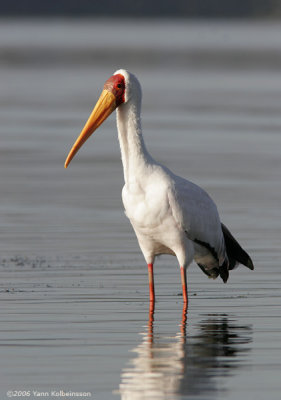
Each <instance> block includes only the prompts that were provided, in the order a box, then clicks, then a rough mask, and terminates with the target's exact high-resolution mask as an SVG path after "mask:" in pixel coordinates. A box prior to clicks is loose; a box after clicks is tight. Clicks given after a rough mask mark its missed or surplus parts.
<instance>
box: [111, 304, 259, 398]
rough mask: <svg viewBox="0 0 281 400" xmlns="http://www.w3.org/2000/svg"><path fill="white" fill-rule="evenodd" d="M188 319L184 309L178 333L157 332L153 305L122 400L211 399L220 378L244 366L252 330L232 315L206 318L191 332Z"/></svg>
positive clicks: (125, 378) (123, 385)
mask: <svg viewBox="0 0 281 400" xmlns="http://www.w3.org/2000/svg"><path fill="white" fill-rule="evenodd" d="M187 321H188V320H187V308H186V306H184V308H183V311H182V318H181V323H180V329H179V331H178V333H177V334H176V335H174V336H171V335H169V336H168V337H167V335H161V333H159V332H157V334H155V333H154V328H155V327H154V305H151V306H150V310H149V320H148V326H147V329H146V331H145V332H144V333H143V340H142V343H141V344H140V345H139V346H138V347H137V348H135V349H133V350H132V351H133V353H135V354H136V355H135V357H134V358H133V359H132V360H131V361H130V366H129V367H128V368H126V369H124V370H123V372H122V375H121V384H120V387H119V393H120V394H121V398H122V399H123V400H124V399H130V400H138V399H152V398H153V399H159V400H160V399H167V398H169V399H171V400H172V399H178V398H182V396H183V395H186V396H188V395H192V396H193V397H194V396H196V395H198V396H200V395H202V394H206V393H208V394H209V395H210V396H211V394H214V393H215V392H217V391H218V390H219V389H220V387H218V386H219V385H218V380H217V379H216V378H223V377H225V376H228V375H229V374H230V372H231V370H232V369H235V368H238V367H239V366H241V363H242V358H241V355H242V353H243V354H244V352H245V351H246V352H247V351H249V349H250V346H247V344H249V343H251V341H252V329H251V326H249V325H237V324H236V323H235V320H233V319H231V318H229V317H228V315H218V314H213V315H207V316H205V317H204V318H203V319H202V320H201V321H200V322H199V323H198V324H197V325H196V326H195V327H192V331H193V333H192V334H189V333H188V322H187ZM245 345H246V346H245ZM239 357H240V360H239ZM239 361H240V363H239Z"/></svg>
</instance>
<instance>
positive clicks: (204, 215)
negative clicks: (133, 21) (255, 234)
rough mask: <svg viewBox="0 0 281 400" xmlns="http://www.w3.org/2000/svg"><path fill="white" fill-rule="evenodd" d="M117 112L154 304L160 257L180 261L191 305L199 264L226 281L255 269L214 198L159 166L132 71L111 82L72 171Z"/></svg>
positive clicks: (128, 199) (127, 196) (131, 213)
mask: <svg viewBox="0 0 281 400" xmlns="http://www.w3.org/2000/svg"><path fill="white" fill-rule="evenodd" d="M115 108H117V128H118V137H119V142H120V148H121V157H122V163H123V169H124V180H125V185H124V187H123V190H122V199H123V203H124V207H125V212H126V215H127V217H128V218H129V219H130V221H131V224H132V226H133V228H134V231H135V233H136V236H137V238H138V242H139V245H140V248H141V250H142V252H143V255H144V258H145V260H146V263H147V264H148V267H149V281H150V300H151V301H154V298H155V297H154V284H153V263H154V260H155V257H156V256H157V255H160V254H172V255H175V256H176V257H177V259H178V262H179V266H180V267H181V278H182V285H183V296H184V301H185V302H186V301H187V291H186V274H185V271H186V268H187V267H188V265H189V264H190V263H191V262H192V260H193V259H194V260H195V261H196V262H197V263H198V265H199V266H200V268H201V269H202V270H203V272H205V273H206V274H207V275H208V276H210V277H213V278H216V277H217V276H218V275H221V277H222V279H223V280H224V281H226V280H227V278H228V270H229V269H233V268H234V267H235V266H236V264H237V263H238V262H240V263H243V264H244V265H246V266H247V267H249V268H250V269H253V264H252V261H251V259H250V257H249V256H248V255H247V253H246V252H245V251H244V250H243V249H242V248H241V247H240V245H239V244H238V243H237V242H236V240H235V239H234V238H233V236H232V235H231V234H230V232H229V231H228V229H227V228H226V227H224V226H223V225H222V224H221V221H220V218H219V214H218V211H217V207H216V205H215V203H214V202H213V200H212V199H211V198H210V196H209V195H208V194H207V193H206V192H205V191H204V190H203V189H201V188H200V187H199V186H197V185H195V184H194V183H192V182H190V181H188V180H185V179H183V178H181V177H179V176H177V175H175V174H174V173H173V172H171V171H170V170H169V169H168V168H166V167H165V166H163V165H161V164H160V163H158V162H157V161H155V160H154V159H153V158H152V157H151V155H150V154H149V152H148V151H147V149H146V146H145V143H144V139H143V135H142V128H141V87H140V84H139V81H138V80H137V78H136V77H135V76H134V75H133V74H131V73H129V72H128V71H126V70H123V69H121V70H118V71H116V72H115V73H114V75H113V76H112V77H111V78H109V79H108V81H106V83H105V85H104V90H103V93H102V95H101V98H100V100H99V101H98V103H97V105H96V107H95V109H94V111H93V113H92V114H91V116H90V118H89V120H88V122H87V123H86V125H85V127H84V129H83V130H82V132H81V134H80V136H79V138H78V139H77V141H76V143H75V144H74V146H73V148H72V150H71V152H70V154H69V156H68V158H67V161H66V166H67V165H68V164H69V162H70V161H71V159H72V158H73V156H74V155H75V153H76V152H77V151H78V149H79V148H80V147H81V145H82V144H83V143H84V142H85V141H86V140H87V138H88V137H89V136H90V135H91V134H92V133H93V131H94V130H95V129H96V128H97V127H98V126H99V125H100V124H101V123H102V122H103V120H104V119H105V118H107V116H108V115H109V114H110V113H111V112H112V111H113V110H114V109H115Z"/></svg>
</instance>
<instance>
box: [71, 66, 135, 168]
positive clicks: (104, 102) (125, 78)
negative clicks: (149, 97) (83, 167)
mask: <svg viewBox="0 0 281 400" xmlns="http://www.w3.org/2000/svg"><path fill="white" fill-rule="evenodd" d="M132 96H135V97H136V98H140V97H141V89H140V84H139V81H138V80H137V78H136V77H135V76H134V75H133V74H131V73H130V72H128V71H126V70H124V69H120V70H118V71H116V72H115V73H114V74H113V75H112V76H111V77H110V78H109V79H107V81H106V82H105V84H104V86H103V91H102V93H101V95H100V98H99V99H98V101H97V103H96V105H95V107H94V109H93V111H92V113H91V115H90V117H89V119H88V121H87V122H86V124H85V126H84V128H83V129H82V131H81V133H80V135H79V136H78V138H77V140H76V142H75V143H74V145H73V146H72V149H71V150H70V152H69V154H68V156H67V158H66V161H65V164H64V166H65V168H67V166H68V165H69V163H70V161H71V160H72V158H73V157H74V156H75V154H76V153H77V151H78V150H79V149H80V147H81V146H82V145H83V144H84V143H85V142H86V140H87V139H88V138H89V137H90V136H91V135H92V133H93V132H94V131H95V130H96V129H97V128H98V127H99V126H100V125H101V124H102V123H103V121H104V120H105V119H106V118H107V117H108V116H109V115H110V114H111V113H112V112H113V111H114V110H115V109H116V108H117V107H119V106H121V105H123V104H126V103H128V102H129V101H130V99H131V98H132Z"/></svg>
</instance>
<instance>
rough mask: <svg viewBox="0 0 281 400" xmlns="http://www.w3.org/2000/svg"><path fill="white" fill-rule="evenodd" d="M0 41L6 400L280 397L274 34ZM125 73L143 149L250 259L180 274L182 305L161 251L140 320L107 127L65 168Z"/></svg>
mask: <svg viewBox="0 0 281 400" xmlns="http://www.w3.org/2000/svg"><path fill="white" fill-rule="evenodd" d="M0 33H1V34H0V49H1V52H0V65H1V72H0V73H1V92H0V105H1V107H0V117H1V128H0V129H1V145H0V174H1V193H0V220H1V225H0V250H1V255H0V262H1V265H0V269H1V286H0V295H1V302H2V307H1V313H0V320H1V328H0V345H1V346H0V355H1V359H2V360H3V361H2V365H1V367H0V388H1V389H0V390H1V398H5V396H6V392H7V390H31V391H32V390H39V391H46V392H50V393H51V390H54V389H57V390H64V391H67V390H72V391H74V392H78V391H83V392H90V393H91V398H94V399H107V400H108V399H111V398H112V399H118V398H122V399H130V400H131V399H145V398H148V399H151V398H155V399H204V400H205V399H206V400H209V399H222V398H223V399H226V400H232V399H233V400H236V399H237V398H247V399H255V400H256V399H265V398H267V399H272V400H273V399H279V398H280V390H281V384H280V368H281V362H280V359H281V344H280V343H281V342H280V333H281V317H280V316H281V296H280V286H281V274H280V265H279V264H280V261H279V260H280V237H281V235H280V234H281V229H280V217H281V208H280V204H281V182H280V180H281V179H280V165H281V163H280V162H281V155H280V145H281V136H280V131H281V117H280V115H281V113H280V111H281V105H280V96H281V75H280V54H281V53H280V47H281V44H280V40H279V39H278V38H280V34H281V26H280V25H278V24H262V23H254V24H251V23H238V22H236V23H234V22H233V23H229V22H228V23H223V22H221V23H207V22H205V23H199V22H193V23H188V22H181V21H169V22H167V21H165V22H163V23H162V22H159V21H158V22H146V21H142V22H138V21H134V22H131V21H129V22H126V21H119V20H117V21H105V20H97V21H96V20H92V21H91V20H88V21H87V20H77V21H62V20H52V21H42V20H38V21H37V20H33V21H18V20H17V21H4V20H2V21H1V23H0ZM120 67H125V68H127V69H129V70H131V71H132V72H134V73H135V74H136V75H137V76H138V77H139V79H140V81H141V83H142V86H143V127H144V135H145V140H146V143H147V146H148V148H149V150H150V152H151V153H152V155H153V156H154V157H155V158H156V159H158V160H159V161H160V162H163V163H164V164H166V165H167V166H169V168H171V169H172V170H173V171H174V172H176V173H177V174H180V175H182V176H185V177H187V178H189V179H190V180H192V181H194V182H196V183H198V184H200V185H201V186H203V187H204V188H205V189H206V190H207V191H208V192H209V193H210V194H211V196H212V197H213V198H214V199H215V201H216V203H217V205H218V208H219V211H220V214H221V218H222V220H223V221H224V223H225V224H226V225H227V226H229V227H230V228H231V230H232V232H233V234H234V235H235V236H236V237H237V238H238V239H239V241H240V242H241V243H242V244H243V246H244V247H245V248H246V249H247V250H248V251H249V253H250V254H251V256H252V258H253V261H254V263H255V267H256V269H255V271H254V272H251V271H249V270H247V269H245V268H242V267H240V268H239V269H237V270H235V271H233V273H232V274H231V277H230V280H229V282H228V283H227V285H224V284H223V283H222V282H219V281H210V280H208V279H207V278H206V277H205V276H204V275H203V274H202V273H201V271H200V270H199V269H198V268H197V267H196V265H192V266H191V267H190V268H189V270H188V281H189V293H190V305H189V309H188V311H187V313H186V312H185V310H183V309H182V298H181V295H180V294H181V293H180V291H181V287H180V274H179V270H178V266H177V263H176V261H175V259H173V258H172V257H161V258H160V259H159V260H158V261H157V263H156V266H155V281H156V294H157V303H156V306H155V311H154V313H151V312H149V303H148V287H147V286H148V285H147V272H146V266H145V263H144V260H143V257H142V255H141V253H140V250H139V248H138V244H137V241H136V239H135V237H134V234H133V231H132V228H131V227H130V225H129V222H128V221H127V219H126V217H125V215H124V213H123V207H122V203H121V196H120V193H121V188H122V185H123V175H122V165H121V161H120V151H119V145H118V140H117V134H116V127H115V119H114V117H111V118H110V119H109V120H108V121H106V122H105V123H104V125H103V126H102V127H101V128H100V129H99V131H97V132H96V134H95V135H94V137H93V138H92V139H91V140H90V141H89V142H88V143H87V145H86V146H84V147H83V149H81V151H80V152H79V154H78V155H77V156H76V157H75V160H73V162H72V163H71V165H70V167H69V168H68V169H67V170H64V168H63V163H64V160H65V157H66V155H67V153H68V151H69V149H70V147H71V145H72V143H73V141H74V139H75V138H76V136H77V134H78V133H79V131H80V129H81V127H82V125H83V124H84V122H85V120H86V119H87V117H88V115H89V113H90V111H91V109H92V107H93V106H94V104H95V101H96V100H97V98H98V96H99V93H100V91H101V88H102V86H103V82H104V81H105V80H106V79H107V78H108V76H110V75H111V74H112V72H114V71H115V70H116V69H118V68H120ZM30 398H32V397H30ZM34 398H35V397H34ZM49 398H52V397H51V396H49ZM76 398H78V397H77V396H76ZM79 398H81V397H79ZM85 398H86V397H85Z"/></svg>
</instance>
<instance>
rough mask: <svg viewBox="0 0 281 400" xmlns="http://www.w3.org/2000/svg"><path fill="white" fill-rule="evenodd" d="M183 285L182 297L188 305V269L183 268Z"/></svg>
mask: <svg viewBox="0 0 281 400" xmlns="http://www.w3.org/2000/svg"><path fill="white" fill-rule="evenodd" d="M181 284H182V296H183V302H184V303H186V304H187V303H188V295H187V285H186V269H185V268H184V267H181Z"/></svg>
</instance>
